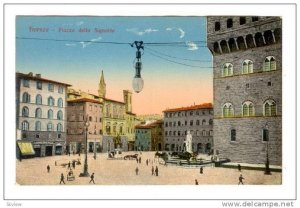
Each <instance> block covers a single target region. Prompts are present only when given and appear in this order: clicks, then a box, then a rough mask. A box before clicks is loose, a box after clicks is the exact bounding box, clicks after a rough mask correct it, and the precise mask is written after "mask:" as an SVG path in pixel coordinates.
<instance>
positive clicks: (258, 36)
mask: <svg viewBox="0 0 300 208" xmlns="http://www.w3.org/2000/svg"><path fill="white" fill-rule="evenodd" d="M254 37H255V43H256V46H257V47H261V46H263V45H264V39H263V36H262V34H261V33H260V32H258V33H256V34H255V36H254Z"/></svg>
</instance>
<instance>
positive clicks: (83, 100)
mask: <svg viewBox="0 0 300 208" xmlns="http://www.w3.org/2000/svg"><path fill="white" fill-rule="evenodd" d="M85 102H90V103H98V104H102V102H100V101H99V100H94V99H90V98H79V99H75V100H70V101H68V103H85Z"/></svg>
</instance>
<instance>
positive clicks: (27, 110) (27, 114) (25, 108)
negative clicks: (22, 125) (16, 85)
mask: <svg viewBox="0 0 300 208" xmlns="http://www.w3.org/2000/svg"><path fill="white" fill-rule="evenodd" d="M22 116H23V117H28V116H29V109H28V107H26V106H25V107H23V108H22Z"/></svg>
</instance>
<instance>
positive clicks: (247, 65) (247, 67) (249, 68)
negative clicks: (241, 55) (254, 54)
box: [242, 60, 253, 74]
mask: <svg viewBox="0 0 300 208" xmlns="http://www.w3.org/2000/svg"><path fill="white" fill-rule="evenodd" d="M242 66H243V68H242V73H243V74H249V73H253V62H252V61H251V60H245V61H244V62H243V65H242Z"/></svg>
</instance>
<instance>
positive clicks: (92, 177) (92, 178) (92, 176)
mask: <svg viewBox="0 0 300 208" xmlns="http://www.w3.org/2000/svg"><path fill="white" fill-rule="evenodd" d="M92 181H93V184H95V181H94V173H92V175H91V180H90V182H89V183H91V182H92Z"/></svg>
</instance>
